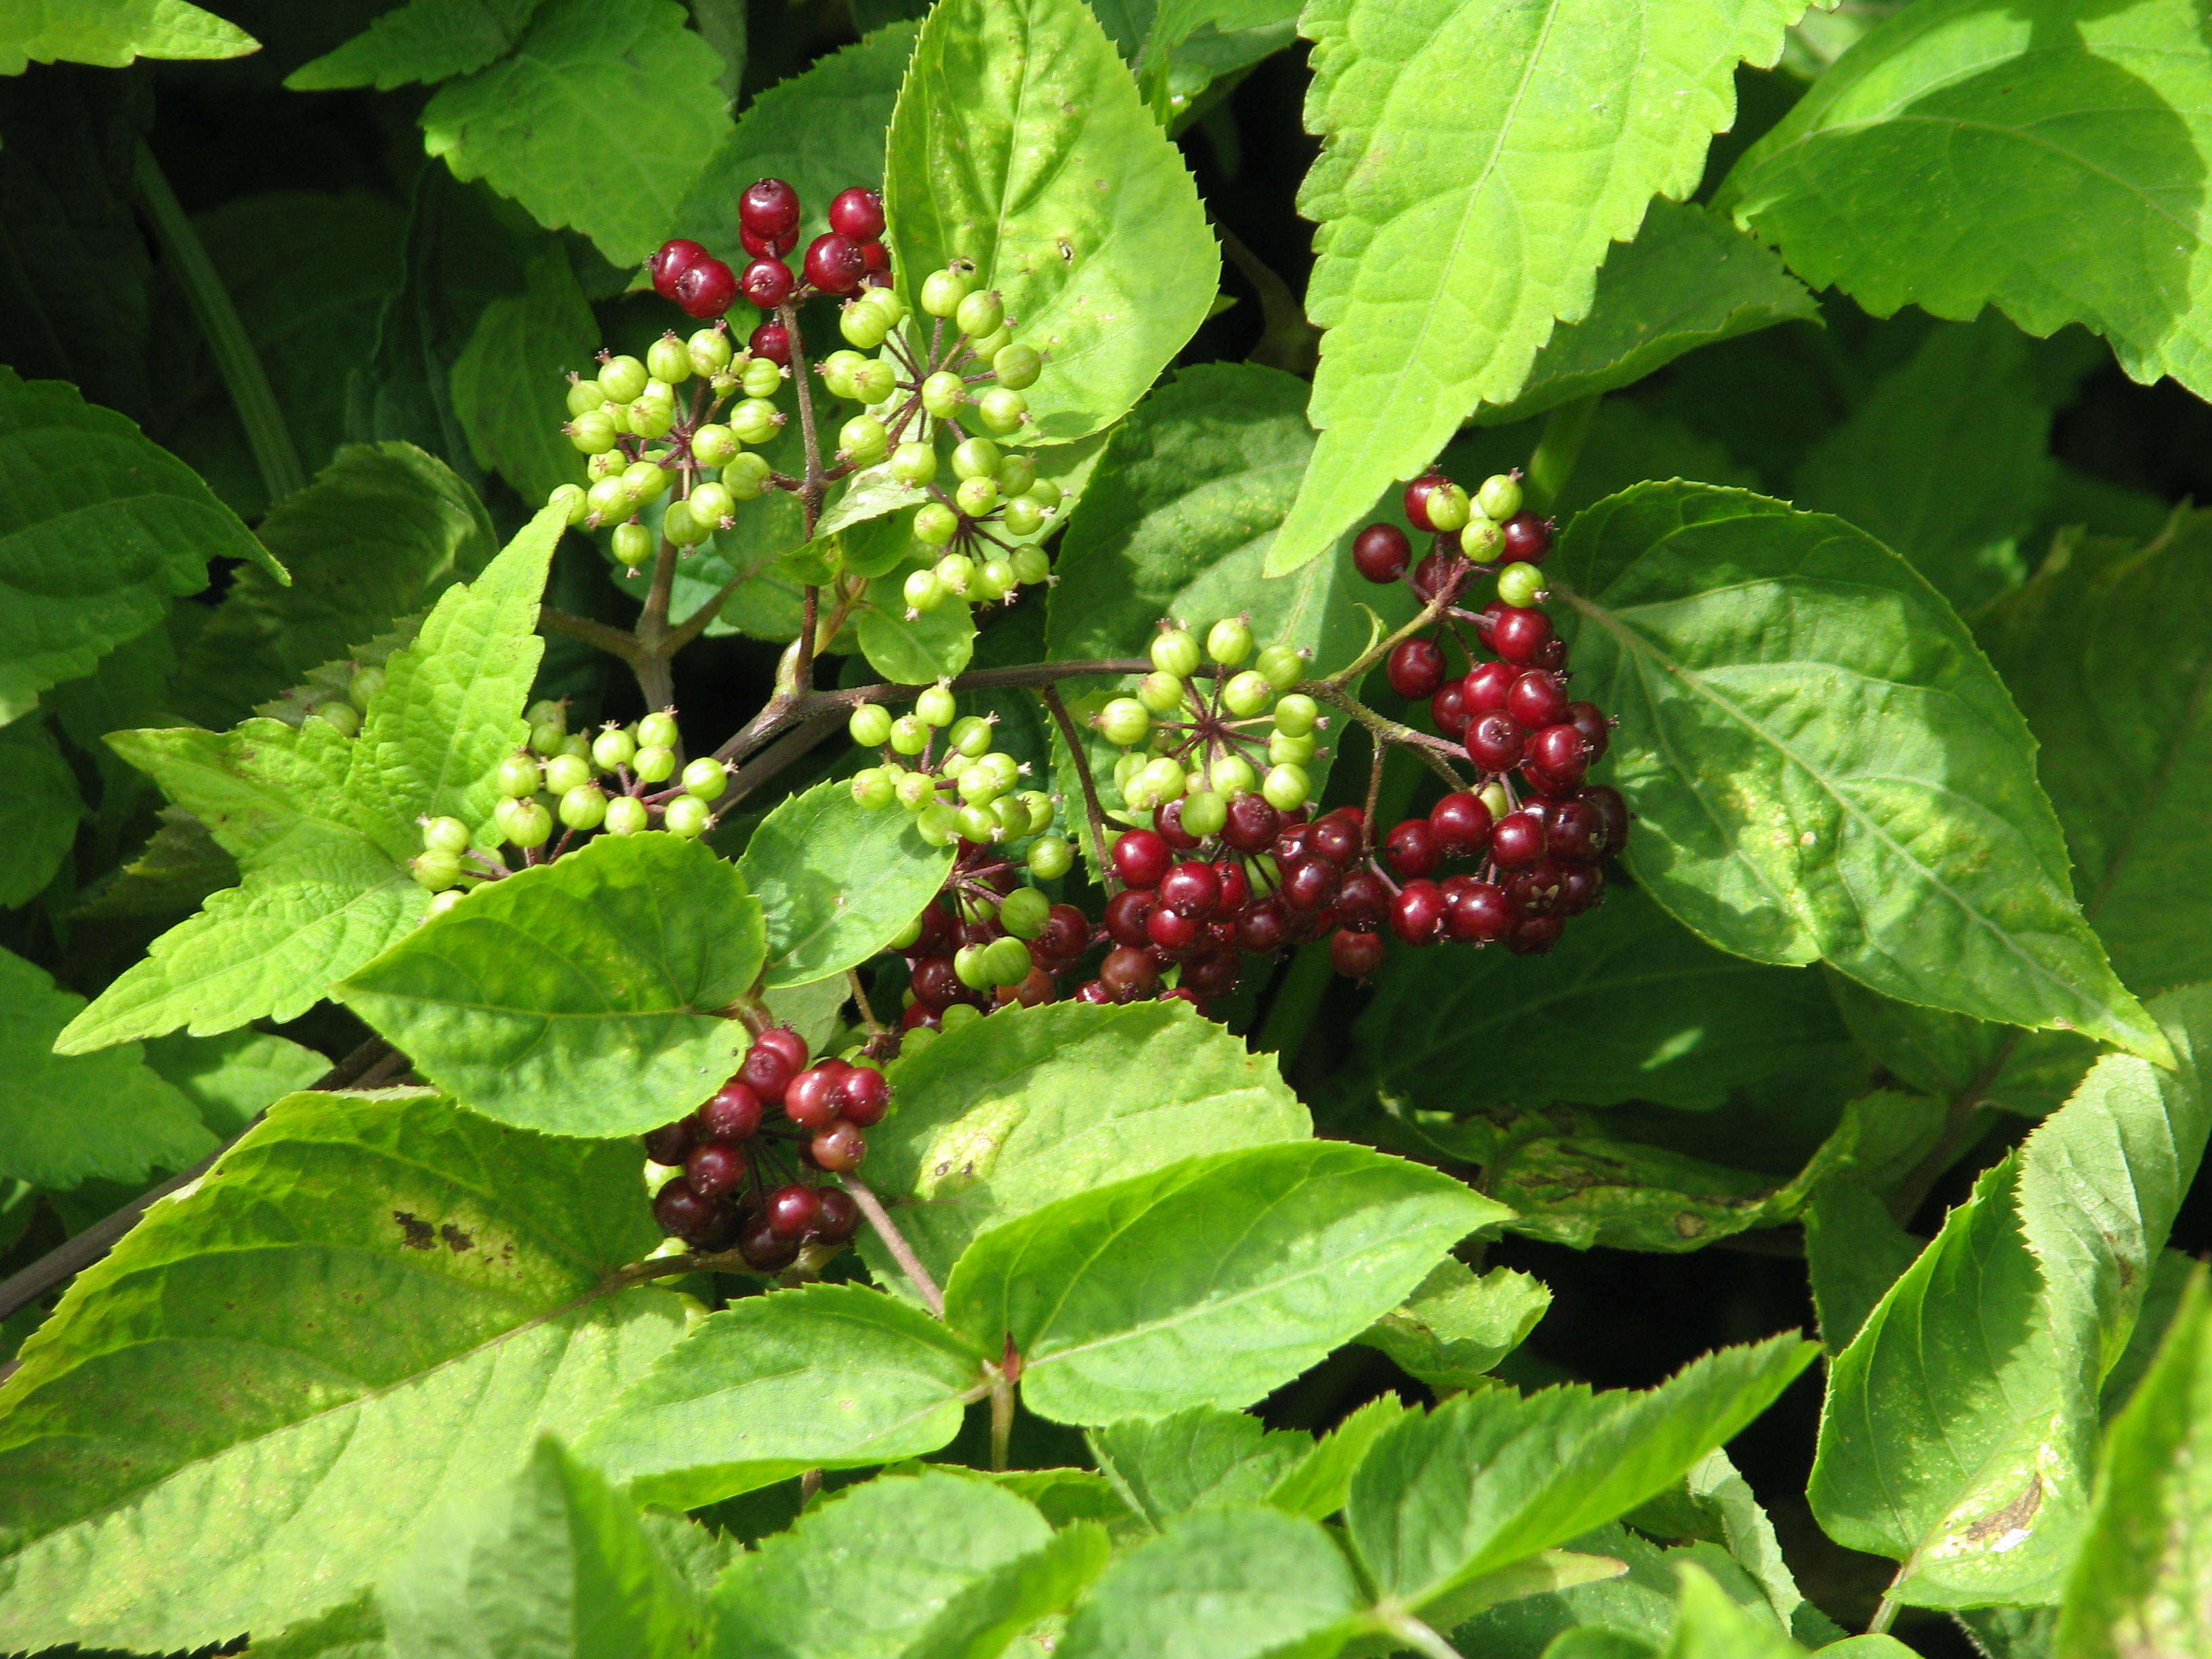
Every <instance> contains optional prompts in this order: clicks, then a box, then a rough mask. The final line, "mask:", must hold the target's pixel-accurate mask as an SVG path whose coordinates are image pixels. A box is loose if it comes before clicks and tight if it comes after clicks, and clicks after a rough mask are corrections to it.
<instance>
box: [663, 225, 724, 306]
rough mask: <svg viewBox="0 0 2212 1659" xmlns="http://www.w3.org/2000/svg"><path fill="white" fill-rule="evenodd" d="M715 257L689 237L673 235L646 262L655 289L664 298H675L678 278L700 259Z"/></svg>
mask: <svg viewBox="0 0 2212 1659" xmlns="http://www.w3.org/2000/svg"><path fill="white" fill-rule="evenodd" d="M713 257H714V256H713V255H712V254H710V253H708V252H707V250H706V249H705V248H703V247H702V246H699V244H698V243H696V242H695V241H692V240H690V238H688V237H684V236H678V237H672V238H671V239H670V240H667V241H665V242H663V243H662V244H661V245H660V246H659V249H658V250H656V251H655V252H654V253H653V258H651V259H650V260H648V261H647V264H646V270H647V271H648V272H649V273H650V274H651V276H652V278H653V292H654V293H655V294H658V295H659V296H660V297H661V298H662V299H664V300H672V299H674V298H675V297H676V279H677V278H678V277H679V276H682V275H683V274H684V272H685V271H687V270H690V269H691V267H692V266H693V265H695V264H698V263H699V261H700V260H702V259H708V258H713Z"/></svg>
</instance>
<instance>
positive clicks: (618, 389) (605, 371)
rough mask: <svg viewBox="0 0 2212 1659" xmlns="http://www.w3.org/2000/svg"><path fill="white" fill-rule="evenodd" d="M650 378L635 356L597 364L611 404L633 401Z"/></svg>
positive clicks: (612, 359) (602, 385) (601, 386)
mask: <svg viewBox="0 0 2212 1659" xmlns="http://www.w3.org/2000/svg"><path fill="white" fill-rule="evenodd" d="M702 251H703V250H702ZM651 378H652V376H650V375H649V374H647V373H646V371H645V365H644V364H643V363H641V362H638V360H637V359H636V358H635V357H610V358H608V359H607V360H606V362H603V363H601V364H600V365H599V390H600V391H602V392H605V393H606V394H607V401H608V402H609V403H611V404H627V403H630V402H633V401H635V399H636V398H637V397H638V396H639V394H640V393H641V392H644V390H645V383H646V381H647V380H650V379H651Z"/></svg>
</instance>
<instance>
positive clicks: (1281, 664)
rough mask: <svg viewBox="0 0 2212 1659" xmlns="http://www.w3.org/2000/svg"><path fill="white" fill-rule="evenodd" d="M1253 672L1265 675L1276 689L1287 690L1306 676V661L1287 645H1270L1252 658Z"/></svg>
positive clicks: (1268, 682)
mask: <svg viewBox="0 0 2212 1659" xmlns="http://www.w3.org/2000/svg"><path fill="white" fill-rule="evenodd" d="M1252 667H1253V670H1254V671H1255V672H1257V673H1261V674H1264V675H1266V676H1267V684H1269V685H1270V686H1272V687H1273V688H1274V689H1275V690H1277V691H1288V690H1290V689H1291V687H1292V686H1294V685H1296V684H1297V683H1298V682H1299V681H1300V680H1302V679H1304V678H1305V677H1306V661H1305V659H1304V657H1301V656H1300V655H1298V653H1297V651H1296V650H1294V649H1293V648H1292V647H1290V646H1287V645H1271V646H1269V647H1267V648H1266V649H1265V650H1263V651H1262V652H1261V653H1260V654H1259V655H1258V656H1257V657H1256V658H1255V659H1253V662H1252Z"/></svg>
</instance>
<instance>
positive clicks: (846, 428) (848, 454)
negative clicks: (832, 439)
mask: <svg viewBox="0 0 2212 1659" xmlns="http://www.w3.org/2000/svg"><path fill="white" fill-rule="evenodd" d="M837 447H838V449H839V450H840V451H841V452H842V453H843V454H844V456H845V458H846V459H848V460H849V461H851V462H852V463H853V464H854V465H855V466H873V465H875V464H876V463H877V462H878V461H880V460H881V459H883V458H884V456H885V455H887V454H889V453H890V435H889V434H887V433H886V432H885V431H884V423H883V422H881V421H879V420H878V419H877V418H876V417H875V416H872V415H855V416H854V417H853V418H852V419H851V420H849V421H848V422H845V424H844V425H842V426H841V427H839V428H837Z"/></svg>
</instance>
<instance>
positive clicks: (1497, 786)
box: [1475, 778, 1513, 819]
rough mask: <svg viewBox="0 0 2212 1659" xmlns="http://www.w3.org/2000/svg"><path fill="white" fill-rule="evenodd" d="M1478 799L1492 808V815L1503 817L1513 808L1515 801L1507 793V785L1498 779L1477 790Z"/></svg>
mask: <svg viewBox="0 0 2212 1659" xmlns="http://www.w3.org/2000/svg"><path fill="white" fill-rule="evenodd" d="M1475 795H1476V799H1479V800H1480V801H1481V803H1482V804H1483V805H1485V806H1486V807H1488V808H1489V809H1490V816H1491V817H1492V818H1493V819H1495V818H1502V817H1504V816H1505V815H1506V814H1507V813H1508V812H1510V811H1512V810H1513V802H1512V800H1511V799H1510V797H1509V796H1508V795H1507V794H1506V793H1505V786H1504V784H1503V783H1501V782H1499V781H1498V780H1496V779H1494V778H1493V779H1492V781H1490V782H1488V783H1486V784H1484V785H1483V786H1482V787H1481V788H1480V789H1479V790H1477V791H1476V792H1475Z"/></svg>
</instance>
